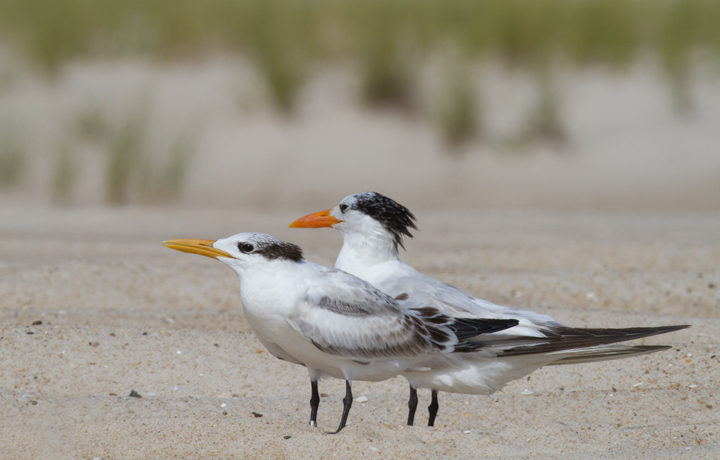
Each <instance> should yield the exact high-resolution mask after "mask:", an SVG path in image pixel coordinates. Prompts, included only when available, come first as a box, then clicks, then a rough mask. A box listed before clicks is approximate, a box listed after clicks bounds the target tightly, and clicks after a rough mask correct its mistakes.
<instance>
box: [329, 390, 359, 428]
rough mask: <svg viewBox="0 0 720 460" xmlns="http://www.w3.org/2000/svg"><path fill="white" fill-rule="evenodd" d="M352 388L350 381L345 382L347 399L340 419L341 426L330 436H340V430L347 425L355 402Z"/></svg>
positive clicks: (345, 398)
mask: <svg viewBox="0 0 720 460" xmlns="http://www.w3.org/2000/svg"><path fill="white" fill-rule="evenodd" d="M350 386H351V383H350V380H345V397H344V398H343V413H342V417H341V418H340V426H338V429H337V431H335V432H334V433H328V434H338V433H340V430H342V429H343V428H345V423H347V418H348V414H350V407H352V402H353V397H352V388H350Z"/></svg>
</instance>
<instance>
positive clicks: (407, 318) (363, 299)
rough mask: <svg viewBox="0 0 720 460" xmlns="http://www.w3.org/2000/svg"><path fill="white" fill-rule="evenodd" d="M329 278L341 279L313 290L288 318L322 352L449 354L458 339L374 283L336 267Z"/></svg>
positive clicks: (379, 355)
mask: <svg viewBox="0 0 720 460" xmlns="http://www.w3.org/2000/svg"><path fill="white" fill-rule="evenodd" d="M328 276H332V277H339V278H341V279H340V280H338V281H341V282H335V283H322V288H318V289H316V290H313V289H310V290H309V291H308V296H307V298H306V299H304V300H303V301H302V302H301V304H300V305H299V308H298V309H297V312H298V313H297V314H296V315H295V316H293V317H292V318H290V319H289V321H290V324H291V325H292V326H293V327H294V328H295V330H297V331H298V332H299V333H300V334H302V335H303V336H304V337H305V338H307V339H308V340H310V341H311V342H312V343H313V344H314V345H315V346H316V347H317V348H319V349H320V350H322V351H324V352H326V353H329V354H332V355H339V356H344V357H347V358H350V359H355V360H361V361H365V360H375V359H392V358H412V357H417V356H421V355H426V354H428V353H433V352H437V353H441V352H449V351H452V347H453V345H454V344H456V343H457V339H456V338H455V337H454V336H453V335H452V334H451V333H449V331H446V330H443V329H442V328H441V327H436V326H434V325H432V324H425V323H424V322H423V321H422V320H421V319H420V318H419V317H418V315H415V314H410V313H409V312H408V311H407V310H405V309H403V308H402V307H401V306H400V305H399V304H398V302H397V301H396V300H394V299H393V298H391V297H389V296H388V295H386V294H384V293H382V292H380V291H378V290H377V289H375V288H373V287H372V286H370V285H369V284H367V283H365V282H362V281H361V280H359V279H357V278H355V277H352V276H351V275H347V274H346V273H344V272H340V271H337V270H335V271H330V272H329V273H328ZM328 286H331V287H328Z"/></svg>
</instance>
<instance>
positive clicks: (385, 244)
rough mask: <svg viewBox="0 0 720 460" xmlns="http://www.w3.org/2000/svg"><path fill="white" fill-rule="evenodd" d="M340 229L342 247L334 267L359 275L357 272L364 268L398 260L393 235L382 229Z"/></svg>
mask: <svg viewBox="0 0 720 460" xmlns="http://www.w3.org/2000/svg"><path fill="white" fill-rule="evenodd" d="M340 231H341V232H342V234H343V247H342V249H341V250H340V254H338V258H337V261H336V262H335V267H337V268H339V269H340V270H343V271H346V272H348V273H351V274H353V275H355V276H360V275H359V272H361V271H362V270H364V269H367V268H370V267H373V266H375V265H377V264H381V263H383V262H389V261H397V260H399V259H398V254H397V248H396V247H395V243H394V242H393V237H392V235H391V234H390V233H388V232H387V231H386V230H384V229H383V230H382V231H375V232H365V233H359V232H353V231H346V230H342V229H340ZM360 277H361V278H362V276H360Z"/></svg>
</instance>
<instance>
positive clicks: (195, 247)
mask: <svg viewBox="0 0 720 460" xmlns="http://www.w3.org/2000/svg"><path fill="white" fill-rule="evenodd" d="M214 242H215V241H214V240H169V241H163V245H164V246H167V247H169V248H170V249H175V250H178V251H181V252H189V253H190V254H200V255H201V256H206V257H212V258H213V259H215V258H217V257H227V258H230V259H232V258H233V256H231V255H230V254H228V253H227V252H225V251H223V250H221V249H217V248H214V247H213V243H214Z"/></svg>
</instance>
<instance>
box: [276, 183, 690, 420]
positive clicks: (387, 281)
mask: <svg viewBox="0 0 720 460" xmlns="http://www.w3.org/2000/svg"><path fill="white" fill-rule="evenodd" d="M414 221H415V216H413V214H412V213H411V212H410V211H409V210H408V209H407V208H405V207H404V206H402V205H400V204H399V203H397V202H395V201H393V200H392V199H390V198H388V197H386V196H384V195H381V194H379V193H376V192H364V193H357V194H354V195H350V196H347V197H345V198H343V199H342V200H341V201H340V203H339V204H338V205H337V206H335V207H334V208H332V209H328V210H326V211H320V212H316V213H314V214H309V215H307V216H305V217H302V218H300V219H298V220H296V221H295V222H293V223H292V224H290V227H293V228H321V227H332V228H335V229H337V230H340V232H341V233H342V235H343V246H342V249H341V250H340V254H339V255H338V257H337V261H336V263H335V267H336V268H339V269H341V270H343V271H346V272H348V273H351V274H353V275H355V276H357V277H358V278H361V279H363V280H365V281H367V282H369V283H370V284H372V285H373V286H375V287H376V288H377V289H379V290H381V291H382V292H385V293H387V294H389V295H391V296H393V297H401V298H407V299H409V300H410V301H414V302H416V303H420V304H426V305H432V306H434V307H435V308H437V309H439V310H440V311H442V312H443V313H445V314H448V315H451V316H455V317H463V318H504V319H517V320H518V322H519V324H518V325H517V326H515V327H513V328H508V329H505V330H503V331H499V332H496V333H494V334H492V338H490V339H488V340H487V341H486V342H485V345H486V348H485V349H481V350H479V351H477V352H475V353H466V354H459V355H458V354H456V355H452V356H444V357H443V358H442V359H441V360H442V361H443V362H442V363H439V362H435V361H431V362H430V363H428V368H427V369H426V370H424V371H422V370H419V369H418V368H417V367H416V370H414V371H408V372H404V373H403V374H402V375H403V376H405V377H406V378H407V379H408V381H409V383H410V400H409V402H408V407H409V413H408V425H412V424H413V420H414V416H415V409H416V407H417V388H430V389H431V390H432V402H431V404H430V406H429V407H428V409H429V412H430V414H429V415H430V418H429V422H428V425H430V426H432V425H433V424H434V423H435V417H436V415H437V410H438V399H437V392H438V391H446V392H453V393H465V394H491V393H493V392H494V391H496V390H499V389H500V388H502V387H503V386H504V385H505V383H507V382H508V381H510V380H514V379H517V378H520V377H523V376H524V375H527V374H529V373H530V372H532V371H534V370H535V369H537V368H539V367H541V366H545V365H550V364H572V363H585V362H593V361H603V360H608V359H619V358H627V357H631V356H637V355H641V354H646V353H652V352H655V351H660V350H664V349H667V348H669V347H666V346H640V345H635V346H633V345H611V344H614V343H617V342H622V341H626V340H632V339H637V338H641V337H647V336H651V335H656V334H663V333H666V332H671V331H675V330H678V329H682V328H685V327H688V326H662V327H648V328H630V329H577V328H568V327H564V326H562V325H561V324H559V323H558V322H556V321H555V320H554V319H553V318H551V317H550V316H548V315H543V314H539V313H534V312H531V311H526V310H518V309H514V308H511V307H506V306H502V305H495V304H493V303H492V302H488V301H487V300H483V299H478V298H476V297H472V296H470V295H468V294H466V293H465V292H463V291H461V290H460V289H458V288H457V287H455V286H452V285H450V284H448V283H443V282H441V281H438V280H436V279H434V278H431V277H429V276H426V275H423V274H422V273H420V272H418V271H417V270H415V269H414V268H412V267H411V266H409V265H408V264H406V263H404V262H402V261H401V260H400V259H399V258H398V246H402V240H403V238H404V237H412V234H411V232H410V231H411V229H417V227H416V226H415V222H414ZM491 356H492V357H494V359H489V358H490V357H491Z"/></svg>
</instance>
